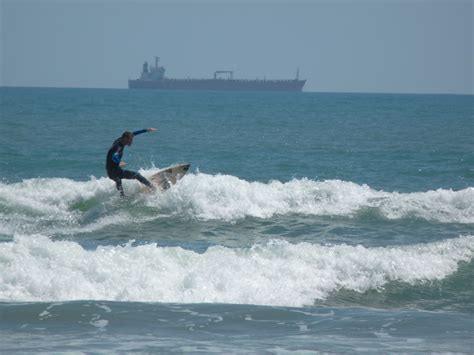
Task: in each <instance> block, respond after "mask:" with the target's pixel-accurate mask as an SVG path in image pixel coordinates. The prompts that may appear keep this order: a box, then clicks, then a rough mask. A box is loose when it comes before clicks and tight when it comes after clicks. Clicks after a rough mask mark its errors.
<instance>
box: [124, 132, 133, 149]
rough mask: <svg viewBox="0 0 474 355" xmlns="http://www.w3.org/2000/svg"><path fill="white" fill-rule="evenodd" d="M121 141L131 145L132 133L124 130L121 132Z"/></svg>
mask: <svg viewBox="0 0 474 355" xmlns="http://www.w3.org/2000/svg"><path fill="white" fill-rule="evenodd" d="M121 141H122V144H123V145H128V146H131V145H132V143H133V133H132V132H130V131H125V132H123V133H122V137H121Z"/></svg>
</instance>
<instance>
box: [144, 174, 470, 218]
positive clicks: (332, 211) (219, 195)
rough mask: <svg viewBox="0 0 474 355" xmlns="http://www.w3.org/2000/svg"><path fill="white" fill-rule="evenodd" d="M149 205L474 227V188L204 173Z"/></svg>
mask: <svg viewBox="0 0 474 355" xmlns="http://www.w3.org/2000/svg"><path fill="white" fill-rule="evenodd" d="M148 204H149V205H150V206H155V207H158V208H160V209H170V210H172V211H173V212H175V213H178V214H185V215H188V216H192V217H197V218H202V219H220V220H226V221H231V220H236V219H240V218H245V217H258V218H270V217H272V216H275V215H287V214H303V215H316V216H348V217H353V216H355V215H356V214H357V213H359V212H361V211H363V210H364V209H375V210H376V211H378V212H379V213H380V214H382V215H383V216H384V217H385V218H389V219H399V218H405V217H416V218H423V219H426V220H433V221H439V222H446V223H474V188H472V187H471V188H467V189H464V190H460V191H452V190H443V189H439V190H436V191H428V192H416V193H397V192H385V191H377V190H374V189H371V188H370V187H369V186H367V185H358V184H355V183H352V182H346V181H340V180H327V181H313V180H309V179H293V180H291V181H289V182H286V183H282V182H279V181H270V182H268V183H262V182H248V181H245V180H241V179H238V178H237V177H234V176H228V175H207V174H202V173H200V174H196V175H189V176H186V177H185V178H184V179H183V180H181V182H180V183H179V184H178V185H177V186H175V187H174V188H173V189H171V190H169V191H167V192H166V193H165V194H157V195H152V196H151V197H150V199H149V200H148Z"/></svg>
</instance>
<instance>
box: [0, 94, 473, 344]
mask: <svg viewBox="0 0 474 355" xmlns="http://www.w3.org/2000/svg"><path fill="white" fill-rule="evenodd" d="M0 99H1V111H0V114H1V116H0V133H1V137H2V138H1V141H2V143H1V144H0V179H1V180H0V352H11V351H14V350H17V351H44V352H66V351H73V352H101V351H144V352H157V351H179V352H200V351H202V352H243V353H247V352H265V351H270V352H277V353H284V352H286V351H295V350H301V351H304V352H306V351H310V350H315V351H335V352H344V351H364V352H371V351H372V352H390V351H404V352H423V351H452V352H472V351H474V340H473V339H474V318H473V312H474V139H473V136H474V97H473V96H455V95H375V94H319V93H298V94H296V93H244V92H241V93H240V92H160V91H132V90H96V89H39V88H38V89H27V88H1V89H0ZM147 127H156V128H158V131H157V132H154V133H147V134H143V135H140V136H137V137H136V138H135V141H134V143H133V145H132V146H131V147H127V148H126V149H125V154H124V157H123V160H124V161H126V162H127V163H128V165H127V168H129V169H132V170H136V171H140V172H141V173H142V174H143V175H144V176H150V175H151V174H153V173H154V172H156V171H157V170H158V169H159V168H163V167H166V166H169V165H172V164H177V163H190V164H191V170H190V173H188V175H186V176H185V177H184V178H183V179H182V180H181V181H180V182H179V183H178V184H177V185H175V186H174V187H173V188H172V189H170V190H168V191H166V192H157V193H152V194H150V193H143V192H142V190H141V189H140V186H139V183H138V182H137V181H125V182H124V188H125V191H126V194H127V198H125V199H124V198H120V197H119V194H118V192H117V191H116V189H115V185H114V183H113V182H112V181H111V180H109V179H108V178H107V177H106V175H105V170H104V165H105V155H106V153H107V150H108V148H109V147H110V145H111V143H112V142H113V140H114V139H116V138H117V137H119V136H120V134H121V133H122V132H123V131H124V130H135V129H142V128H147Z"/></svg>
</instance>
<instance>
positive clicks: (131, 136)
mask: <svg viewBox="0 0 474 355" xmlns="http://www.w3.org/2000/svg"><path fill="white" fill-rule="evenodd" d="M122 138H133V133H132V132H130V131H125V132H123V133H122Z"/></svg>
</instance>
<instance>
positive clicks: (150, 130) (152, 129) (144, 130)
mask: <svg viewBox="0 0 474 355" xmlns="http://www.w3.org/2000/svg"><path fill="white" fill-rule="evenodd" d="M154 131H156V128H145V129H140V130H138V131H135V132H133V135H134V136H137V135H139V134H142V133H145V132H154Z"/></svg>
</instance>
